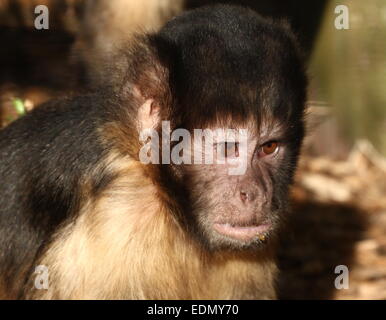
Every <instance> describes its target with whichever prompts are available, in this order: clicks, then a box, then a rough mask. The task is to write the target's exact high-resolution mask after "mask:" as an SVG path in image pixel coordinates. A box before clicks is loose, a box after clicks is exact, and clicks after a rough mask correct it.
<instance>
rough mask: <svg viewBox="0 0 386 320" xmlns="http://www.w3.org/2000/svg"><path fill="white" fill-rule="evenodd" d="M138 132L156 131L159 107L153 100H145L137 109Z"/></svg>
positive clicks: (158, 120)
mask: <svg viewBox="0 0 386 320" xmlns="http://www.w3.org/2000/svg"><path fill="white" fill-rule="evenodd" d="M138 122H139V130H140V131H142V130H146V129H156V128H157V126H158V123H159V122H160V107H159V105H157V104H156V103H155V101H154V100H153V99H148V100H146V101H145V102H144V103H143V104H142V105H141V106H140V107H139V109H138Z"/></svg>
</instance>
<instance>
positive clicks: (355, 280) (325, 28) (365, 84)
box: [0, 0, 386, 299]
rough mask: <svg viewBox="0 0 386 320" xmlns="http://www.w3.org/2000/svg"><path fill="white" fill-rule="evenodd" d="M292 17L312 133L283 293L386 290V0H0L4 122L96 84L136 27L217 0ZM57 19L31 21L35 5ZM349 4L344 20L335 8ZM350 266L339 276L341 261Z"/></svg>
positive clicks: (308, 295)
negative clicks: (343, 24)
mask: <svg viewBox="0 0 386 320" xmlns="http://www.w3.org/2000/svg"><path fill="white" fill-rule="evenodd" d="M218 2H222V3H236V4H240V5H244V6H249V7H251V8H252V9H254V10H256V11H257V12H259V13H260V14H262V15H264V16H267V17H273V18H277V19H287V20H288V21H289V22H290V24H291V25H292V27H293V29H294V31H295V32H296V34H297V35H298V38H299V41H300V43H301V45H302V47H303V49H304V52H305V59H306V64H307V67H308V72H309V76H310V87H309V99H308V107H309V111H308V115H307V123H308V136H307V138H306V141H305V144H304V150H303V156H302V158H301V161H300V165H299V171H298V174H297V176H296V181H295V185H294V188H293V193H292V201H293V209H294V210H293V213H292V214H291V215H290V216H289V217H288V226H287V228H286V233H285V234H283V235H282V237H281V246H280V251H279V256H278V259H279V266H280V269H281V271H282V272H281V277H280V279H279V281H278V289H279V297H280V298H282V299H386V2H385V1H384V0H370V1H361V0H350V1H348V0H341V1H336V0H314V1H307V0H233V1H210V0H83V1H82V0H39V1H35V0H0V39H1V45H0V127H4V126H6V125H7V124H9V123H10V122H11V121H13V120H15V119H17V118H18V117H20V116H22V115H23V114H25V113H26V112H29V111H30V110H32V109H33V108H35V107H38V105H39V104H40V103H42V102H44V101H46V100H48V99H52V98H55V97H58V96H63V95H69V94H77V93H81V92H84V91H87V90H92V88H93V87H95V86H96V85H98V83H99V81H100V79H101V76H102V74H101V73H102V68H101V66H102V65H103V63H104V61H105V59H108V57H109V52H110V50H111V49H112V48H114V46H115V45H117V44H118V43H119V42H120V41H123V39H127V38H130V37H131V36H132V35H133V34H134V33H135V32H141V31H156V30H158V29H159V28H160V27H162V25H163V24H164V23H165V22H166V21H167V20H168V19H170V18H171V17H173V16H174V15H176V14H178V13H180V12H182V11H183V10H188V9H191V8H195V7H199V6H203V5H207V4H210V3H218ZM41 4H44V5H46V6H47V7H48V9H49V29H48V30H37V29H35V28H34V21H35V18H36V16H37V15H36V14H35V13H34V10H35V6H37V5H41ZM339 5H345V6H347V8H348V13H349V16H348V19H349V20H348V21H349V28H348V29H340V30H338V29H337V28H336V27H335V19H336V18H337V17H338V16H339V15H340V13H335V8H336V7H337V6H339ZM338 265H346V266H347V267H348V269H349V271H350V277H349V288H348V289H342V290H338V289H336V288H335V286H334V281H335V279H336V277H337V276H338V275H337V274H335V273H334V270H335V267H336V266H338Z"/></svg>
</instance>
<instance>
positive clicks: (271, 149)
mask: <svg viewBox="0 0 386 320" xmlns="http://www.w3.org/2000/svg"><path fill="white" fill-rule="evenodd" d="M278 151H279V143H278V142H277V141H268V142H266V143H264V144H263V145H262V146H261V148H260V156H262V157H264V156H269V155H273V154H276V153H277V152H278Z"/></svg>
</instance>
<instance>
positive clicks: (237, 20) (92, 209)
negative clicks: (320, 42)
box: [0, 5, 307, 299]
mask: <svg viewBox="0 0 386 320" xmlns="http://www.w3.org/2000/svg"><path fill="white" fill-rule="evenodd" d="M110 61H111V65H110V66H108V67H107V71H106V73H105V74H108V75H109V76H108V77H107V78H106V79H105V82H104V85H103V86H101V87H100V88H99V89H98V90H96V92H95V93H90V94H87V95H84V96H77V97H70V98H65V99H62V100H58V101H53V102H49V103H46V104H44V105H42V106H41V107H39V108H36V109H35V110H33V111H31V112H30V113H29V114H27V115H26V116H24V117H22V118H20V119H19V120H17V121H15V122H13V123H12V124H10V125H9V126H8V127H6V128H5V129H3V130H2V131H0V181H1V183H0V296H1V297H2V298H6V299H274V298H275V297H276V293H275V276H276V274H277V268H276V265H275V250H274V248H275V242H276V241H275V238H276V235H277V234H278V232H279V230H280V228H281V221H282V220H283V218H284V217H285V215H286V213H287V211H288V191H289V186H290V184H291V182H292V179H293V175H294V171H295V168H296V163H297V158H298V155H299V150H300V147H301V143H302V139H303V136H304V123H303V115H304V108H305V107H304V106H305V99H306V84H307V79H306V75H305V72H304V68H303V63H302V61H303V58H302V55H301V53H300V51H299V49H298V46H297V42H296V40H295V38H294V36H293V34H292V33H291V31H290V29H289V28H288V27H287V26H286V25H285V24H282V23H281V22H280V23H279V22H272V21H270V20H266V19H264V18H262V17H261V16H259V15H258V14H256V13H255V12H254V11H251V10H249V9H244V8H241V7H237V6H223V5H218V6H211V7H205V8H200V9H196V10H193V11H188V12H185V13H184V14H182V15H180V16H178V17H177V18H174V19H172V20H171V21H170V22H168V23H167V24H166V25H165V26H164V27H163V28H162V29H161V31H159V32H158V33H153V34H144V35H142V36H138V37H137V38H136V40H135V42H134V43H133V42H132V41H130V46H128V47H125V46H122V48H120V49H119V50H117V51H116V52H115V54H114V56H112V57H111V59H110ZM165 124H166V125H165ZM167 126H169V127H170V128H169V129H170V131H171V132H177V130H180V131H179V132H182V133H184V134H191V137H193V138H192V140H191V141H190V143H186V145H188V147H187V148H186V149H177V151H178V150H179V151H178V152H174V151H173V150H174V149H173V148H177V147H178V146H179V145H180V142H181V141H180V140H178V139H176V137H175V136H174V138H173V134H172V136H171V137H170V136H168V135H167V134H165V131H166V129H165V128H167ZM197 129H202V130H212V131H213V129H216V130H217V131H218V129H220V131H221V129H231V130H233V131H232V132H244V134H243V135H241V134H235V135H234V136H233V137H229V136H228V134H226V135H225V136H223V138H219V137H221V135H215V137H214V139H213V140H212V142H210V141H211V140H210V139H209V138H208V139H207V137H209V135H205V136H201V137H200V136H199V138H197V135H196V134H195V133H196V130H197ZM149 132H150V134H148V133H149ZM157 135H158V137H159V139H155V138H154V137H156V136H157ZM241 136H242V137H243V139H241V138H240V137H241ZM224 137H225V138H224ZM153 138H154V139H153ZM244 138H245V139H244ZM204 140H205V147H204V148H202V149H200V148H199V147H197V146H199V145H200V144H201V142H202V145H203V141H204ZM207 140H208V141H209V142H210V143H209V144H207ZM149 141H150V144H149ZM185 142H186V141H185ZM149 145H151V148H150V149H146V150H147V151H145V152H143V150H144V149H143V148H144V147H146V146H149ZM167 145H169V147H170V148H171V150H172V152H171V156H169V157H168V156H167V155H168V153H167V152H166V151H167V150H166V151H165V149H167V148H165V146H167ZM189 145H190V148H189ZM156 147H160V149H159V150H158V151H157V148H156ZM220 150H221V151H220ZM180 151H181V152H180ZM212 151H213V153H215V154H216V157H214V159H215V161H213V162H211V163H206V162H201V163H200V161H196V162H195V163H189V161H174V160H175V159H174V160H173V159H172V158H173V157H174V158H176V157H177V158H178V157H179V156H181V157H182V158H183V159H185V160H186V159H187V158H188V157H187V156H188V155H190V154H191V153H192V152H194V154H195V155H197V154H198V155H199V156H198V159H200V156H204V155H206V154H207V153H208V152H209V153H210V152H212ZM165 154H166V156H165ZM218 154H221V157H219V158H217V156H218ZM146 156H150V157H151V159H152V162H150V163H148V161H144V160H143V158H146ZM146 159H148V158H146ZM146 159H145V160H146ZM178 159H180V158H178ZM178 159H177V160H178ZM219 159H221V160H225V161H224V162H221V161H219ZM238 159H244V160H245V161H244V160H243V161H244V164H245V168H244V170H242V171H241V172H239V174H230V170H229V169H230V168H231V167H232V166H233V165H232V163H233V164H234V163H236V162H237V161H239V160H238Z"/></svg>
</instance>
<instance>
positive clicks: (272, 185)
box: [136, 6, 307, 250]
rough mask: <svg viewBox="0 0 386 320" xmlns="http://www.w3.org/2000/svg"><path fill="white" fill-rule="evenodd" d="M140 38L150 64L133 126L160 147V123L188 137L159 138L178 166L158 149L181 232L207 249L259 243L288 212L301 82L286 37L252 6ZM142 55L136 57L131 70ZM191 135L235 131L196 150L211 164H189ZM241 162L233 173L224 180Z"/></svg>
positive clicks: (300, 129) (204, 15)
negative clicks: (153, 134) (152, 133)
mask: <svg viewBox="0 0 386 320" xmlns="http://www.w3.org/2000/svg"><path fill="white" fill-rule="evenodd" d="M147 41H148V44H149V47H150V48H151V50H150V52H151V54H152V55H153V56H154V57H155V58H154V57H153V58H152V60H151V61H157V62H156V63H154V62H152V63H150V62H149V61H148V62H147V68H143V67H142V72H141V71H138V72H137V73H136V74H138V75H139V76H137V83H136V88H139V89H138V92H140V93H139V94H137V95H139V96H141V99H142V100H141V103H140V108H139V111H138V119H139V128H149V127H150V128H153V129H154V130H156V131H157V132H158V133H159V135H160V137H161V136H162V135H163V136H162V138H160V139H159V140H157V143H156V144H158V143H159V146H160V147H161V149H162V148H163V147H165V145H168V144H167V143H166V144H162V143H161V141H163V142H165V132H164V131H165V128H164V127H163V126H162V121H169V124H170V130H171V132H173V131H175V130H178V129H181V130H184V131H181V132H185V133H189V134H190V137H191V139H188V140H189V142H188V143H187V140H185V139H183V140H185V141H183V143H182V141H181V139H179V138H181V136H183V134H182V135H178V134H177V136H178V137H179V138H176V136H174V138H173V134H172V135H171V136H167V137H169V138H166V140H169V142H170V144H169V147H170V148H171V149H172V151H171V155H172V158H173V147H178V149H177V150H178V152H176V151H175V150H174V155H177V157H180V158H179V159H180V160H181V159H183V160H181V161H173V159H172V160H171V161H170V162H168V161H166V163H165V161H162V160H165V159H162V154H163V152H164V150H161V151H160V152H159V153H157V157H156V158H157V159H159V160H160V161H159V163H157V164H156V165H155V166H156V167H157V169H156V170H158V171H157V172H158V173H157V177H158V178H159V180H162V182H161V185H162V188H163V190H166V191H165V193H167V194H169V195H170V198H173V199H177V201H176V203H177V204H176V207H177V208H178V210H177V211H179V212H182V218H181V219H182V221H184V222H183V223H182V224H183V225H184V227H185V228H186V229H188V230H189V231H190V232H191V233H192V234H194V235H196V236H197V238H198V239H200V241H201V242H202V243H203V244H205V245H207V246H208V247H209V248H212V249H219V248H231V249H235V250H237V249H242V248H251V247H260V246H261V245H263V243H265V242H267V241H269V239H270V237H271V236H272V235H274V234H275V230H276V229H277V228H278V226H279V224H280V221H281V220H282V218H283V215H285V213H286V211H287V202H288V192H289V186H290V184H291V182H292V179H293V175H294V170H295V168H296V162H297V158H298V155H299V150H300V147H301V142H302V140H303V136H304V123H303V115H304V108H305V107H304V106H305V99H306V85H307V79H306V75H305V72H304V68H303V62H302V56H301V54H300V52H299V49H298V46H297V42H296V40H295V38H294V36H293V34H292V33H291V31H290V29H289V28H288V27H287V26H286V25H283V24H282V23H276V22H271V21H269V20H266V19H264V18H262V17H260V16H259V15H257V14H256V13H255V12H253V11H251V10H248V9H243V8H239V7H233V6H215V7H213V8H212V10H207V9H198V10H195V11H192V12H187V13H185V14H183V15H181V16H180V17H177V18H175V19H173V20H172V21H171V22H169V23H168V24H167V25H166V26H165V27H164V28H163V29H162V30H161V31H160V32H159V33H157V34H155V35H153V36H151V37H149V38H148V40H147ZM138 56H140V58H138ZM144 56H145V55H144V54H143V55H138V54H137V56H136V59H137V64H138V65H140V64H141V63H144V62H143V61H145V58H144ZM141 59H142V60H141ZM141 61H142V62H141ZM144 69H146V70H148V71H149V70H152V72H148V71H147V72H144V71H143V70H144ZM144 79H146V80H144ZM161 93H162V94H161ZM162 128H163V129H162ZM197 129H201V130H206V129H209V130H212V132H213V131H216V130H218V129H232V130H233V131H232V132H233V133H234V135H233V137H231V138H230V139H229V136H228V137H227V135H225V136H223V137H219V136H216V137H215V138H214V139H213V140H212V142H211V145H210V146H207V147H208V148H206V147H205V148H202V149H201V150H202V151H201V152H202V153H201V154H202V155H205V154H207V153H208V150H209V152H210V153H212V152H213V153H214V159H215V160H214V161H213V162H211V163H206V162H205V161H201V162H200V161H198V162H195V161H194V160H192V157H191V155H192V154H196V155H197V154H200V148H201V147H197V146H198V145H199V146H200V145H201V142H202V141H203V140H202V137H201V136H199V138H197V135H195V134H194V133H195V130H197ZM181 132H180V133H181ZM241 133H243V134H241ZM220 136H221V135H220ZM241 137H242V139H241ZM206 138H207V137H205V139H206ZM153 142H154V141H153ZM166 142H167V141H166ZM182 145H185V147H186V148H185V149H184V148H181V146H182ZM210 147H213V148H212V149H213V150H212V149H211V148H210ZM182 149H183V150H182ZM219 154H222V160H224V159H225V163H224V161H222V162H221V161H219V158H218V155H219ZM198 158H200V156H199V157H198ZM187 159H191V161H188V160H187ZM184 160H185V161H184ZM176 162H177V163H176ZM238 165H239V167H240V168H242V170H241V171H240V172H239V174H230V169H232V168H234V167H235V166H238ZM153 167H154V165H153Z"/></svg>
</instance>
